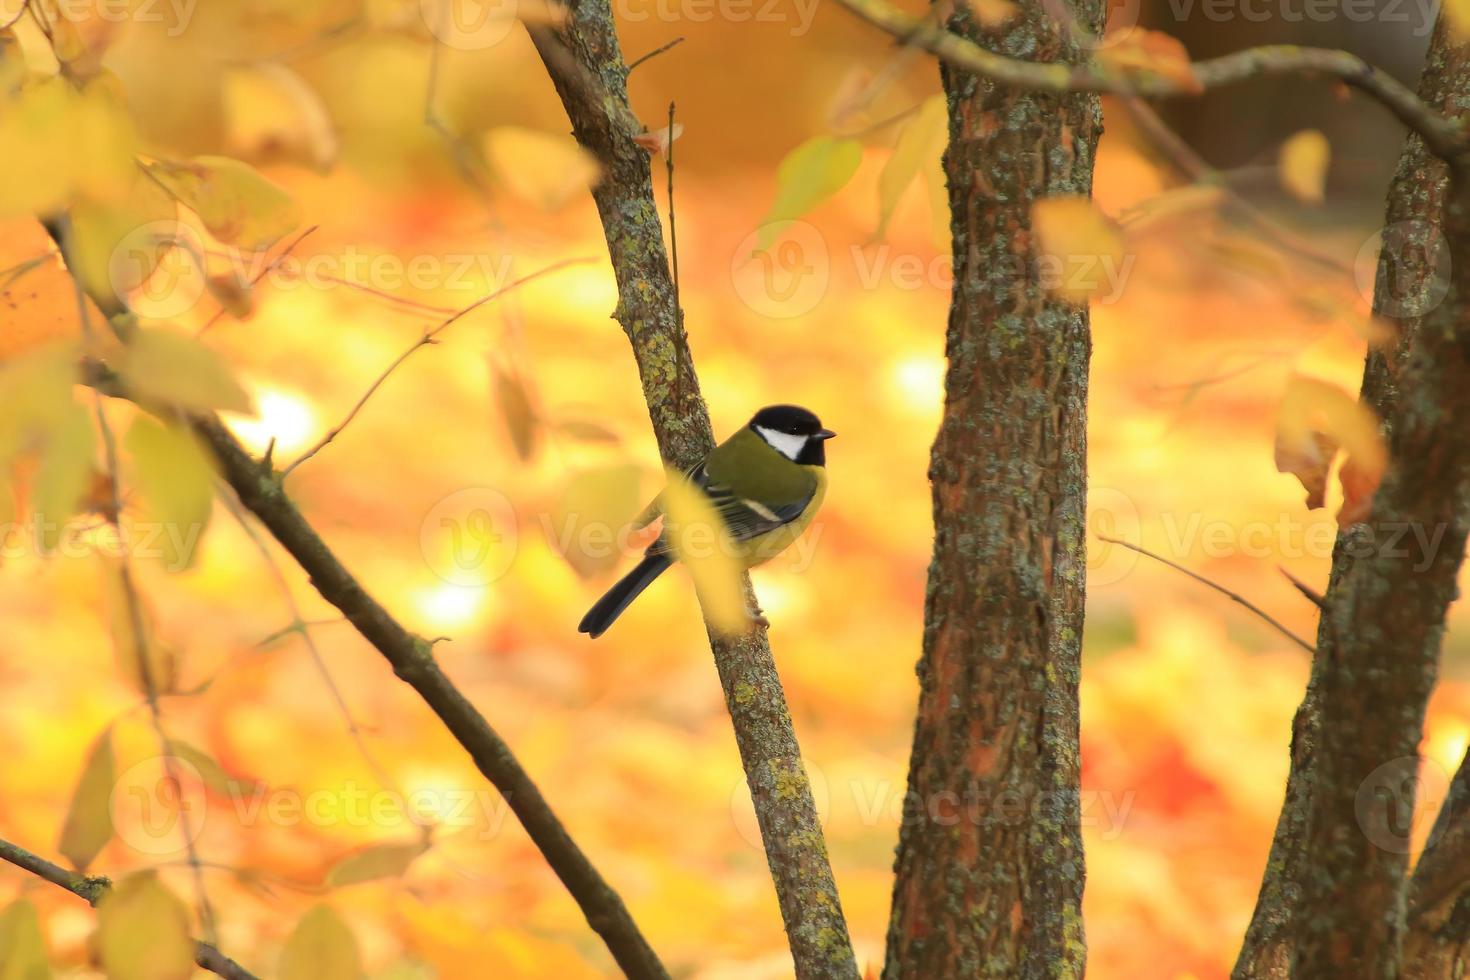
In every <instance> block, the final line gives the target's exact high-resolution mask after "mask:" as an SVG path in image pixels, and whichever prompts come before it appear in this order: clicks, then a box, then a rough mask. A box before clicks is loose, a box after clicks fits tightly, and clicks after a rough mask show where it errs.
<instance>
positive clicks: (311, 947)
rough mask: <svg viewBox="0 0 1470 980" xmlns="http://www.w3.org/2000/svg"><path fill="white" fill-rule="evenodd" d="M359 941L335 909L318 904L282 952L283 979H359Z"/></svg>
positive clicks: (281, 978)
mask: <svg viewBox="0 0 1470 980" xmlns="http://www.w3.org/2000/svg"><path fill="white" fill-rule="evenodd" d="M362 975H363V973H362V957H361V956H360V955H359V953H358V951H357V939H356V937H354V936H353V935H352V930H351V929H349V928H347V923H345V922H343V921H342V919H341V917H339V916H338V915H337V913H336V912H334V911H332V909H331V907H329V906H326V905H318V906H316V907H314V908H313V909H311V910H310V911H309V912H307V913H306V914H305V915H303V916H302V917H301V921H300V922H298V923H296V929H295V931H293V932H292V933H291V938H290V939H288V940H286V948H285V949H284V950H283V951H282V952H281V964H280V969H279V970H278V971H277V976H278V977H279V978H280V980H359V978H360V977H361V976H362Z"/></svg>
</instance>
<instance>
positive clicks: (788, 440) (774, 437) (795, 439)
mask: <svg viewBox="0 0 1470 980" xmlns="http://www.w3.org/2000/svg"><path fill="white" fill-rule="evenodd" d="M755 431H756V432H758V433H760V437H761V438H762V439H764V440H765V441H766V442H767V443H768V444H769V445H770V446H771V448H772V449H774V450H776V452H778V453H780V454H781V455H782V456H785V457H786V458H787V459H789V460H792V461H795V460H796V457H798V456H800V455H801V451H802V450H803V449H805V448H806V440H807V437H806V436H794V435H792V434H791V433H789V432H777V431H776V430H775V429H768V428H766V427H765V426H763V425H758V426H756V427H755Z"/></svg>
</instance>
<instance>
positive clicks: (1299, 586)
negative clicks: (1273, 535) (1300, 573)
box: [1276, 565, 1327, 612]
mask: <svg viewBox="0 0 1470 980" xmlns="http://www.w3.org/2000/svg"><path fill="white" fill-rule="evenodd" d="M1276 570H1277V571H1278V572H1280V573H1281V574H1282V575H1284V576H1285V577H1286V580H1287V581H1288V582H1290V583H1291V584H1292V585H1293V586H1294V587H1295V588H1296V590H1297V591H1298V592H1300V593H1301V594H1302V595H1303V596H1304V597H1305V598H1306V600H1307V601H1308V602H1310V603H1311V604H1312V605H1314V606H1316V607H1317V608H1318V609H1321V610H1322V611H1323V612H1326V611H1327V600H1326V598H1324V597H1323V595H1322V593H1320V592H1318V591H1317V590H1316V589H1314V588H1312V587H1311V586H1310V585H1308V584H1307V583H1305V582H1303V581H1302V580H1301V579H1299V578H1297V577H1296V576H1295V575H1293V574H1291V572H1289V571H1287V569H1286V568H1285V567H1284V566H1281V565H1277V566H1276Z"/></svg>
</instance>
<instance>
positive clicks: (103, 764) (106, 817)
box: [56, 728, 117, 871]
mask: <svg viewBox="0 0 1470 980" xmlns="http://www.w3.org/2000/svg"><path fill="white" fill-rule="evenodd" d="M116 781H117V764H116V762H115V761H114V758H113V753H112V729H111V728H104V729H103V730H102V734H101V735H99V736H97V740H96V741H95V742H93V743H92V749H91V751H90V752H88V753H87V761H86V762H85V763H83V765H82V775H81V778H80V779H78V780H77V788H76V789H75V790H73V791H72V794H71V803H69V804H68V805H67V810H66V820H65V821H64V822H63V823H62V825H61V843H60V844H58V845H57V848H56V849H57V850H59V851H60V852H61V853H62V855H63V856H65V858H66V859H67V860H68V861H70V862H71V864H72V867H74V868H76V869H77V870H78V871H85V870H87V866H88V865H89V864H91V863H92V862H93V860H95V859H96V857H97V855H98V854H99V853H101V851H102V848H104V847H106V846H107V842H108V841H109V840H111V839H112V787H113V784H114V783H115V782H116Z"/></svg>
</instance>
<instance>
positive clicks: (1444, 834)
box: [1403, 753, 1470, 980]
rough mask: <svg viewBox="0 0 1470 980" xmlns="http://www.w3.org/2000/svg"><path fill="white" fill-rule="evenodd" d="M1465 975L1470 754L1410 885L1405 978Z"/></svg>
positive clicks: (1469, 934)
mask: <svg viewBox="0 0 1470 980" xmlns="http://www.w3.org/2000/svg"><path fill="white" fill-rule="evenodd" d="M1466 975H1470V753H1467V754H1466V756H1465V760H1464V761H1463V762H1461V763H1460V771H1459V772H1457V773H1456V774H1455V778H1454V781H1453V782H1452V783H1451V784H1450V791H1449V793H1448V794H1447V796H1446V798H1445V801H1444V805H1443V806H1442V807H1440V811H1439V817H1438V818H1437V819H1436V820H1435V823H1434V827H1433V828H1432V829H1431V830H1430V832H1429V842H1428V844H1426V845H1425V847H1424V854H1423V855H1422V856H1421V857H1420V858H1419V863H1418V865H1417V866H1415V868H1414V877H1413V879H1412V880H1411V881H1410V883H1409V932H1408V935H1407V936H1405V937H1404V972H1403V976H1404V978H1405V980H1451V978H1456V980H1458V978H1462V977H1465V976H1466Z"/></svg>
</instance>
